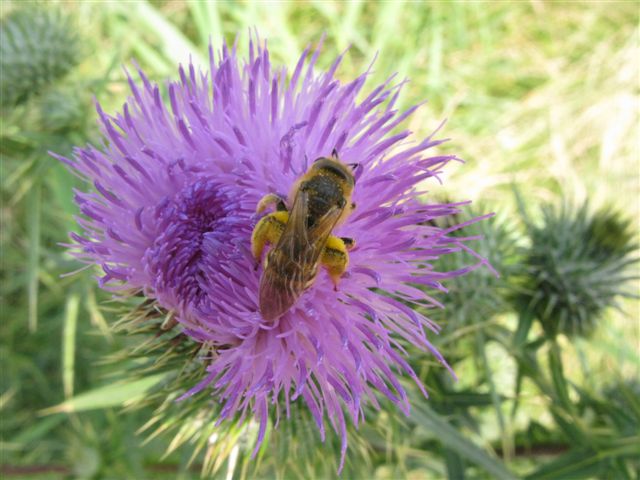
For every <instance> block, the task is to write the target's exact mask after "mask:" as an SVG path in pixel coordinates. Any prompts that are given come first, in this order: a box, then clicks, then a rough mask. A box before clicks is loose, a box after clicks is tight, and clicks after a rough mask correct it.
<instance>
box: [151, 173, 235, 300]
mask: <svg viewBox="0 0 640 480" xmlns="http://www.w3.org/2000/svg"><path fill="white" fill-rule="evenodd" d="M230 206H231V205H230V200H229V198H228V196H227V195H226V194H224V193H222V192H221V189H220V186H219V185H217V184H216V183H215V182H214V181H212V180H204V181H199V182H196V183H194V184H192V185H190V186H188V187H186V188H185V189H183V190H182V191H181V192H180V193H179V194H178V195H176V197H175V198H173V199H165V200H164V201H163V202H162V203H161V204H160V205H158V206H157V207H156V208H155V216H156V218H157V220H158V222H159V224H160V225H161V228H160V229H159V235H158V236H157V238H156V239H155V240H154V242H153V244H152V245H151V246H150V247H149V248H148V249H147V251H146V253H145V257H144V261H145V264H146V268H147V269H148V271H149V273H151V276H152V278H153V287H154V289H155V291H156V294H157V295H158V296H164V295H170V296H172V297H175V298H177V299H179V302H180V303H181V304H183V305H188V306H190V307H198V306H199V305H201V303H202V301H203V300H204V299H205V297H206V296H207V289H208V288H207V281H206V277H205V273H204V269H205V265H206V264H207V263H211V262H215V258H213V257H215V256H217V253H218V250H219V249H220V248H224V247H225V244H227V243H229V242H231V241H232V240H233V229H231V228H229V227H230V225H229V222H228V219H229V215H230V214H231V215H232V214H233V212H232V211H231V209H230V208H229V207H230Z"/></svg>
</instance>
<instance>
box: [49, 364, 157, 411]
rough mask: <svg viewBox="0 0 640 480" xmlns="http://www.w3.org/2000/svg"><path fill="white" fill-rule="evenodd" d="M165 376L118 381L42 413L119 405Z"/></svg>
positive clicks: (140, 395)
mask: <svg viewBox="0 0 640 480" xmlns="http://www.w3.org/2000/svg"><path fill="white" fill-rule="evenodd" d="M164 377H165V374H164V373H161V374H157V375H151V376H148V377H144V378H141V379H139V380H135V381H133V382H118V383H114V384H112V385H106V386H104V387H99V388H96V389H94V390H89V391H88V392H84V393H81V394H80V395H77V396H75V397H73V398H70V399H69V400H66V401H64V402H62V403H61V404H59V405H55V406H53V407H49V408H47V409H45V410H43V411H42V413H43V414H45V415H48V414H51V413H59V412H84V411H87V410H96V409H100V408H109V407H119V406H123V405H125V404H128V403H132V402H134V401H136V400H138V399H140V397H142V396H143V395H144V394H145V393H146V392H147V391H148V390H149V389H150V388H152V387H153V386H155V385H157V384H158V383H160V382H161V381H162V379H163V378H164Z"/></svg>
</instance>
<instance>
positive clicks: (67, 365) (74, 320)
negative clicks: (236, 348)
mask: <svg viewBox="0 0 640 480" xmlns="http://www.w3.org/2000/svg"><path fill="white" fill-rule="evenodd" d="M79 304H80V297H79V295H78V294H77V293H74V294H72V295H71V296H69V298H67V305H66V308H65V314H64V330H63V332H62V385H63V389H64V396H65V398H70V397H71V396H72V395H73V378H74V372H75V358H76V330H77V325H78V306H79Z"/></svg>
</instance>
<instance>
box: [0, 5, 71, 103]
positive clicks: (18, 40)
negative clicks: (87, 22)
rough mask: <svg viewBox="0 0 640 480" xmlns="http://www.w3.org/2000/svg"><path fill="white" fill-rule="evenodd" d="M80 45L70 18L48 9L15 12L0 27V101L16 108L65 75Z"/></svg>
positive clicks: (29, 9)
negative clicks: (0, 73)
mask: <svg viewBox="0 0 640 480" xmlns="http://www.w3.org/2000/svg"><path fill="white" fill-rule="evenodd" d="M79 58H80V45H79V41H78V36H77V34H76V30H75V29H74V28H73V26H72V22H71V20H70V18H69V17H68V16H65V15H63V14H62V13H61V12H59V11H57V10H53V9H48V8H37V7H32V8H24V9H19V10H14V11H13V12H11V13H10V14H9V15H8V16H7V17H6V18H4V19H3V20H2V22H1V24H0V70H1V71H2V75H1V76H0V78H1V80H0V97H1V100H0V102H1V103H2V106H13V105H17V104H20V103H22V102H24V101H25V100H27V98H29V97H30V96H31V95H33V94H34V93H38V92H40V91H42V90H43V88H44V87H46V86H47V85H50V84H51V83H53V82H55V81H56V80H58V79H60V78H61V77H63V76H64V75H66V74H67V73H68V72H69V71H70V70H71V69H72V68H73V67H74V66H75V65H76V64H77V63H78V61H79Z"/></svg>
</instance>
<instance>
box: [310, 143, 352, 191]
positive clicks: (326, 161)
mask: <svg viewBox="0 0 640 480" xmlns="http://www.w3.org/2000/svg"><path fill="white" fill-rule="evenodd" d="M357 167H358V164H357V163H354V164H349V165H347V164H345V163H342V162H341V161H340V159H339V158H338V152H336V150H333V152H332V153H331V157H320V158H317V159H316V160H315V161H314V162H313V165H312V166H311V170H320V171H324V172H327V173H330V174H331V175H333V176H335V177H337V178H338V179H339V180H340V181H342V182H345V183H346V184H347V185H349V187H351V188H353V187H354V186H355V184H356V179H355V177H354V176H353V170H355V169H356V168H357Z"/></svg>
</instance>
